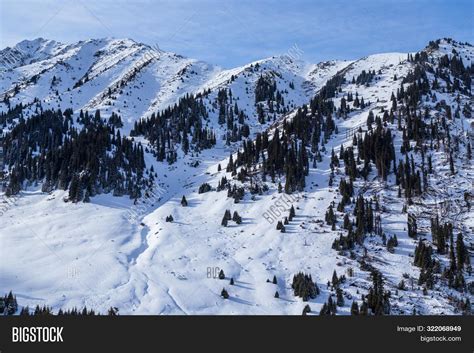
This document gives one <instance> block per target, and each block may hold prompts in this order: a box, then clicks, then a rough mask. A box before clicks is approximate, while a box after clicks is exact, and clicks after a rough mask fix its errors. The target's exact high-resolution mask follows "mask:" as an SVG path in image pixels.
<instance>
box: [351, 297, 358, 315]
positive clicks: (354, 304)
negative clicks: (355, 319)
mask: <svg viewBox="0 0 474 353" xmlns="http://www.w3.org/2000/svg"><path fill="white" fill-rule="evenodd" d="M351 315H359V305H358V304H357V302H356V301H355V300H354V301H353V302H352V305H351Z"/></svg>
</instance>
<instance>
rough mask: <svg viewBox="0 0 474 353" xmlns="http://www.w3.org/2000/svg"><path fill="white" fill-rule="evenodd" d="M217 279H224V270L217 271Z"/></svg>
mask: <svg viewBox="0 0 474 353" xmlns="http://www.w3.org/2000/svg"><path fill="white" fill-rule="evenodd" d="M219 279H225V273H224V270H220V271H219Z"/></svg>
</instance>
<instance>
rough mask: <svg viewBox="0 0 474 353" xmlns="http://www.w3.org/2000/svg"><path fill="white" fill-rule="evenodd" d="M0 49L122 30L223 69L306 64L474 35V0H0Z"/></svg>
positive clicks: (109, 34) (114, 34)
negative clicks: (271, 62) (283, 58)
mask: <svg viewBox="0 0 474 353" xmlns="http://www.w3.org/2000/svg"><path fill="white" fill-rule="evenodd" d="M0 4H1V5H0V19H1V25H0V26H1V27H0V48H2V49H3V48H4V47H6V46H12V45H14V44H15V43H17V42H19V41H21V40H23V39H34V38H37V37H43V38H48V39H55V40H58V41H62V42H73V41H78V40H81V39H88V38H102V37H116V38H123V37H128V38H132V39H134V40H137V41H141V42H144V43H147V44H151V45H159V47H160V48H161V49H163V50H167V51H173V52H176V53H179V54H182V55H185V56H188V57H193V58H197V59H201V60H204V61H208V62H211V63H214V64H218V65H221V66H223V67H233V66H237V65H242V64H245V63H248V62H250V61H253V60H257V59H261V58H264V57H268V56H272V55H278V54H283V53H286V52H288V50H291V48H295V46H297V48H298V53H302V54H301V58H302V59H305V60H307V61H311V62H319V61H323V60H329V59H357V58H360V57H363V56H365V55H368V54H373V53H380V52H388V51H401V52H408V51H417V50H420V49H421V48H423V47H424V46H425V45H426V44H427V42H428V41H429V40H431V39H436V38H440V37H452V38H454V39H456V40H460V41H468V42H470V43H473V42H474V40H473V38H474V35H473V27H474V0H443V1H442V0H412V1H409V0H396V1H391V0H378V1H377V0H361V1H356V0H352V1H351V0H344V1H341V0H332V1H319V0H312V1H311V0H294V1H287V0H281V1H277V0H275V1H268V0H253V1H249V0H239V1H237V0H236V1H234V0H228V1H226V0H220V1H218V0H194V1H190V0H174V1H173V0H166V1H163V0H159V1H158V0H157V1H149V0H128V1H125V0H113V1H112V0H96V1H92V0H0Z"/></svg>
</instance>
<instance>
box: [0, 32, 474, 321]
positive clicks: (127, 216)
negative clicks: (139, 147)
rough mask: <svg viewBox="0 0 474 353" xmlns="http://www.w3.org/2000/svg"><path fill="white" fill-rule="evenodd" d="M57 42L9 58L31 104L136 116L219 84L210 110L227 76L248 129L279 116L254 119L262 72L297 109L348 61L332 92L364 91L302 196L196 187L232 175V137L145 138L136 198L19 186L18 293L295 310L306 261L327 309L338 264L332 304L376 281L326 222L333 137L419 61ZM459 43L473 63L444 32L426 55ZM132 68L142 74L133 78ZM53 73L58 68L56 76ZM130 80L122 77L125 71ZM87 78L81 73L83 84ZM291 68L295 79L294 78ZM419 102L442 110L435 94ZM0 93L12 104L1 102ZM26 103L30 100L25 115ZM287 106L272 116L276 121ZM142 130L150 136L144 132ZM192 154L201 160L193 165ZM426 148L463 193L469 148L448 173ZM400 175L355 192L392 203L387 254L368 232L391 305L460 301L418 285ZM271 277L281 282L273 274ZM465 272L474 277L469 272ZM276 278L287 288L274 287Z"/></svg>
mask: <svg viewBox="0 0 474 353" xmlns="http://www.w3.org/2000/svg"><path fill="white" fill-rule="evenodd" d="M22 43H23V42H22ZM48 43H49V42H48ZM48 43H43V42H42V41H41V44H39V43H38V44H36V46H35V47H32V49H31V53H30V52H28V53H29V54H28V55H27V56H24V57H22V58H21V59H18V61H16V63H18V65H17V64H15V63H13V64H11V65H12V67H13V68H9V69H8V70H6V71H3V72H1V73H0V84H1V90H2V92H7V91H8V92H12V91H11V90H12V88H13V87H15V86H16V85H18V86H19V87H20V89H19V91H18V93H16V94H15V95H14V96H13V97H12V98H10V102H12V103H13V102H23V103H25V104H26V103H31V102H32V101H33V98H34V97H38V98H39V99H40V100H42V102H43V106H44V107H47V106H48V105H49V106H50V107H54V108H58V107H61V108H63V109H64V108H66V107H70V106H72V107H73V109H74V111H75V112H78V111H79V110H80V109H87V110H89V111H92V110H95V109H101V111H102V112H103V114H104V116H107V113H110V114H111V112H112V111H115V112H119V113H120V114H121V115H122V117H123V118H124V122H126V126H125V128H124V131H128V130H129V129H130V126H131V124H132V123H133V122H134V120H136V119H138V118H140V117H143V116H148V115H150V114H151V113H153V112H155V111H158V110H162V109H164V108H166V107H168V106H170V105H173V104H174V103H176V101H177V100H178V99H179V97H181V96H184V95H185V94H187V93H197V92H205V91H208V90H210V93H209V94H208V95H207V96H206V97H205V103H206V106H207V107H209V109H210V110H211V109H212V108H211V107H212V103H213V102H214V101H215V99H216V97H217V92H218V90H219V89H222V88H226V89H231V90H232V93H233V95H234V97H237V98H236V99H238V102H239V106H240V107H241V108H242V109H244V110H245V112H246V114H247V115H248V116H249V117H250V125H251V130H252V133H255V132H259V131H262V130H264V129H267V128H270V127H269V126H270V125H272V124H263V125H262V124H259V123H258V122H257V121H256V118H255V116H256V113H255V102H254V96H255V92H254V89H255V84H256V81H257V80H258V78H259V77H260V76H261V75H271V77H273V78H274V79H275V80H276V82H277V87H278V88H279V89H282V90H283V89H284V90H287V91H288V93H285V101H286V102H287V103H288V104H289V105H290V106H291V107H292V108H298V107H300V106H302V105H304V104H307V103H308V102H309V100H310V99H311V97H312V96H314V94H315V93H316V92H317V91H318V90H319V89H320V88H321V87H322V86H323V85H324V84H325V82H326V81H327V80H328V79H329V78H331V77H333V76H334V75H336V74H339V75H343V76H344V77H345V78H346V82H345V83H344V84H343V85H342V87H341V91H340V92H339V93H338V95H337V97H336V98H335V99H334V101H335V106H336V107H339V105H340V101H341V98H342V97H344V96H346V97H347V95H348V94H349V93H352V94H354V95H355V93H356V92H357V94H358V96H359V97H363V98H364V101H365V103H366V104H367V106H366V107H364V108H363V109H359V108H354V107H353V108H354V109H353V110H352V111H351V112H350V113H349V114H348V116H347V117H337V118H336V123H337V126H338V133H337V134H335V135H333V136H332V137H331V139H330V140H329V141H328V143H327V144H326V146H325V147H326V151H325V152H324V153H323V160H322V162H320V163H318V165H317V167H316V168H313V167H311V168H310V171H309V176H308V177H307V179H306V188H305V190H304V191H303V192H300V193H295V194H293V195H286V194H281V193H278V190H277V184H272V183H270V182H268V183H266V184H267V185H268V187H269V190H268V191H267V192H264V193H263V194H261V195H258V194H257V195H253V196H252V195H251V194H250V193H248V192H247V193H246V196H245V198H244V199H243V200H242V201H241V202H240V203H238V204H235V203H234V201H233V199H232V198H228V197H227V195H226V191H214V190H213V191H210V192H207V193H203V194H199V193H198V187H199V186H200V185H201V184H202V183H204V182H207V183H209V184H210V185H211V186H212V187H213V188H216V187H217V185H218V182H219V181H220V180H221V178H222V177H223V176H224V175H225V176H226V177H227V179H230V180H232V179H233V177H232V176H231V173H226V171H225V167H226V165H227V161H228V157H229V154H230V153H234V152H236V149H237V148H238V144H235V145H231V146H228V145H226V144H225V141H224V140H223V139H218V141H217V144H216V146H215V147H214V148H213V149H210V150H205V151H203V152H202V153H200V154H199V155H192V154H188V155H184V154H182V153H181V151H180V155H179V158H178V161H177V162H176V163H175V164H172V165H168V164H166V163H160V162H157V161H156V159H155V158H154V157H153V155H152V154H151V153H148V152H147V153H146V163H147V166H153V168H154V170H155V171H156V172H157V174H158V176H157V185H156V190H155V195H156V196H152V197H148V198H147V197H143V198H142V199H140V200H139V202H138V205H133V202H132V201H131V200H129V199H128V198H125V197H113V196H111V195H99V196H96V197H94V198H93V199H92V201H91V203H89V204H83V203H78V204H70V203H64V202H63V197H64V196H65V195H66V193H65V192H64V191H59V190H57V191H53V192H52V193H51V194H45V193H42V192H41V191H40V190H41V188H40V187H31V188H29V189H28V190H25V191H22V192H21V194H20V195H18V196H16V197H14V198H13V199H10V200H9V201H8V202H7V201H5V202H4V207H3V208H2V214H1V215H0V222H1V227H0V239H1V240H0V243H1V246H0V263H1V266H0V284H1V285H0V288H1V289H3V290H4V291H8V290H10V289H11V290H13V291H14V292H15V293H16V294H17V298H18V300H19V302H20V304H21V305H29V306H30V307H31V306H35V305H37V304H39V305H50V306H52V307H53V308H54V309H55V310H56V309H59V308H70V307H73V306H77V307H82V306H84V305H87V307H93V308H94V309H96V310H98V311H101V312H105V311H107V309H108V308H109V307H111V306H114V307H117V308H119V310H120V313H121V314H294V315H300V314H301V312H302V309H303V307H304V306H305V305H306V303H304V302H302V300H301V299H300V298H297V297H295V296H294V295H293V290H292V288H291V280H292V277H293V275H294V274H295V273H297V272H299V271H304V272H306V273H311V274H312V276H313V279H314V280H315V281H316V283H317V284H318V286H319V288H320V289H321V294H320V295H319V296H318V297H317V298H316V299H312V300H311V301H310V302H309V304H310V306H311V309H312V314H317V313H319V310H320V309H321V307H322V305H323V303H324V302H326V301H327V299H328V297H329V296H330V295H332V294H334V292H333V291H331V289H330V288H328V287H327V286H326V283H327V282H328V281H330V280H331V277H332V273H333V271H334V270H336V271H337V273H338V275H342V274H345V275H346V276H347V277H348V280H347V283H346V284H345V285H344V286H343V290H344V295H345V299H346V304H345V306H344V307H340V308H338V314H349V313H350V304H351V303H352V299H360V295H361V294H365V293H367V290H368V288H369V286H370V285H371V281H370V278H369V275H368V273H367V272H366V271H363V270H361V269H360V265H359V263H358V262H357V261H356V260H354V259H350V258H348V257H346V256H342V255H340V254H338V253H337V252H335V251H334V250H332V249H331V245H332V243H333V240H334V239H335V238H336V237H337V236H338V235H339V233H338V232H339V229H338V230H336V231H332V230H331V227H329V226H327V225H326V224H325V222H324V216H325V213H326V210H327V208H328V206H329V205H330V203H331V202H332V201H336V202H337V200H338V199H339V198H340V195H339V193H338V192H337V185H339V180H340V178H342V177H344V171H343V169H344V168H343V167H341V168H340V170H337V171H336V180H335V182H334V184H333V185H334V186H332V187H329V186H328V182H329V175H330V172H331V169H330V166H329V163H330V155H331V150H332V149H333V148H334V150H335V152H336V153H338V152H339V148H340V146H341V145H343V146H344V147H347V146H350V145H351V144H352V137H353V134H354V131H355V129H354V128H356V129H358V128H359V127H360V128H361V129H362V130H363V131H366V130H367V126H366V121H367V117H368V114H369V111H370V110H372V111H373V112H374V114H379V115H381V114H382V109H384V110H389V109H390V107H391V101H390V97H391V95H392V93H393V92H396V91H397V89H398V88H399V87H400V84H401V82H402V79H403V78H404V77H406V76H407V75H408V73H409V72H410V71H411V70H412V69H413V64H412V63H411V62H408V61H407V60H406V58H407V54H406V53H388V54H376V55H371V56H368V57H366V58H362V59H360V60H357V61H354V62H351V61H344V62H337V61H331V62H327V63H320V64H314V65H313V64H308V63H303V62H300V61H297V60H292V59H289V58H285V57H283V58H268V59H264V60H260V61H258V62H254V63H251V64H248V65H245V66H243V67H239V68H235V69H230V70H223V69H220V68H218V67H215V66H212V65H210V64H206V63H203V62H200V61H197V60H193V59H187V58H183V57H181V56H179V55H176V54H172V53H165V52H158V51H155V50H154V49H151V48H149V47H147V46H145V45H143V44H139V43H136V42H134V41H131V40H111V39H102V40H89V41H84V42H79V43H76V44H74V45H70V46H64V45H59V44H56V43H55V44H48ZM51 46H53V47H54V48H52V47H51ZM36 47H41V48H44V49H34V48H36ZM453 47H454V48H455V49H456V50H457V51H458V52H460V53H461V56H462V57H463V62H464V60H466V61H465V63H466V65H468V64H470V63H471V62H472V60H473V58H474V50H473V47H471V46H468V45H463V44H459V43H454V44H453V43H449V42H446V41H442V42H441V44H440V46H439V48H438V49H436V50H430V57H433V58H437V57H440V56H442V55H444V54H445V53H448V54H449V53H450V52H452V49H453ZM150 50H152V51H154V54H153V55H150V54H149V52H150ZM428 50H429V49H428ZM8 55H11V54H10V52H5V50H4V51H2V54H1V55H0V58H1V60H3V61H0V62H6V61H7V57H8ZM10 63H12V61H11V60H10ZM257 63H258V65H256V64H257ZM256 67H257V68H256ZM135 70H136V71H135ZM363 70H365V71H369V70H370V71H372V70H375V72H376V76H375V78H374V79H373V80H372V82H371V83H370V85H369V86H368V87H367V86H365V85H357V84H356V83H352V78H353V77H357V76H358V75H360V74H361V72H362V71H363ZM133 72H137V75H136V76H134V77H133V78H131V79H130V75H131V73H133ZM35 76H37V79H35V80H34V81H35V82H33V81H32V77H35ZM54 76H55V77H56V79H57V80H56V81H57V82H55V84H54V85H53V84H52V80H53V77H54ZM429 78H430V80H432V79H433V78H432V77H429ZM81 80H82V81H81ZM122 81H123V82H126V83H125V84H124V85H121V82H122ZM78 82H82V83H81V84H80V85H78V86H77V87H76V88H74V85H76V84H77V83H78ZM290 82H292V83H294V87H295V88H294V89H292V88H290V87H289V83H290ZM117 87H119V88H117ZM109 89H110V90H111V91H112V94H109ZM56 91H58V93H59V95H57V94H56ZM436 94H437V96H438V101H440V100H442V99H444V100H445V101H446V102H448V104H450V105H453V106H455V103H456V99H457V95H456V94H450V93H446V92H443V91H442V88H440V89H439V90H438V91H437V92H436ZM459 99H460V100H461V104H468V102H469V99H470V97H467V96H462V97H460V98H459ZM351 104H352V103H350V104H349V105H351ZM426 104H427V106H428V107H429V108H430V109H432V110H433V111H434V106H435V104H436V103H432V102H427V103H426ZM1 108H2V109H3V110H5V108H6V107H5V105H4V104H3V103H2V105H1ZM33 112H34V109H33V107H32V108H31V111H30V114H32V113H33ZM433 114H434V113H433ZM289 116H290V117H291V113H290V114H289ZM282 118H283V116H279V117H278V120H277V122H276V123H277V124H278V123H279V122H280V121H281V119H282ZM216 120H217V113H216V112H212V111H211V113H210V121H209V124H210V125H212V127H213V128H214V129H216V130H219V129H220V127H219V126H218V124H217V123H216ZM472 123H473V119H472V118H471V119H464V120H459V121H453V122H452V124H453V130H452V131H453V133H454V131H456V134H457V136H459V138H460V139H466V138H468V137H467V136H468V132H469V129H472V128H471V127H470V126H472V125H471V124H472ZM393 132H394V135H395V141H396V142H395V145H396V149H397V152H399V147H400V145H401V133H400V132H399V131H397V129H396V123H395V126H394V127H393ZM471 133H472V130H471ZM137 139H140V138H137ZM463 141H464V140H463ZM142 142H143V143H144V144H145V145H146V144H147V141H146V140H142ZM149 147H150V149H151V146H149ZM461 152H463V151H461ZM461 152H460V154H461ZM195 161H199V162H200V163H199V165H197V166H195V165H194V164H193V162H195ZM433 161H434V164H435V166H436V167H435V169H436V170H437V173H436V174H435V175H433V176H431V178H432V180H430V184H432V185H439V189H440V190H442V192H446V193H449V194H450V195H452V197H453V198H454V196H455V197H456V199H457V198H461V197H462V194H463V193H464V192H465V191H466V190H469V188H471V190H472V185H473V180H474V179H473V178H474V169H473V166H472V163H470V162H469V161H466V160H463V159H462V158H460V159H459V160H458V162H457V163H458V164H457V168H458V170H459V171H460V172H459V174H458V175H457V176H455V177H453V176H449V175H448V169H449V168H448V167H447V166H446V165H447V163H446V155H445V154H444V153H443V151H439V153H438V154H437V155H436V156H434V159H433ZM417 162H418V161H417ZM192 164H193V165H192ZM219 164H220V165H221V166H222V171H220V172H218V165H219ZM277 181H278V180H277ZM393 181H394V180H393V176H391V177H390V178H389V180H388V182H387V183H386V184H383V183H382V182H380V181H379V180H378V179H377V178H375V174H374V175H371V176H370V177H369V178H368V181H366V182H362V181H358V182H357V183H356V185H355V188H356V190H357V192H358V193H361V194H363V195H365V196H370V195H374V194H377V195H378V197H380V198H381V199H382V204H384V205H386V208H387V211H386V213H384V214H383V227H384V230H385V232H386V233H388V234H396V235H397V237H398V239H399V243H400V245H399V246H398V247H397V248H396V250H395V252H394V253H389V252H388V251H386V250H385V248H384V246H383V244H382V243H381V241H380V239H379V238H376V237H374V238H373V239H372V238H369V239H368V240H367V242H366V248H367V251H368V253H367V256H368V258H370V259H371V260H372V264H373V265H374V266H375V267H376V268H378V269H379V270H380V271H381V272H382V273H383V275H384V278H385V280H386V287H387V289H389V290H391V291H392V292H393V297H392V309H393V310H392V311H393V312H394V313H395V314H410V313H412V312H413V310H416V311H417V312H420V313H421V314H454V313H456V311H455V308H454V306H453V304H452V301H451V299H450V296H456V295H458V294H456V292H455V291H453V290H451V289H446V288H437V290H435V291H430V294H429V295H425V294H423V293H422V290H421V288H419V287H418V286H417V285H416V279H417V278H418V275H419V269H418V268H417V267H415V266H413V259H412V257H411V255H412V254H413V251H414V247H415V245H416V241H414V240H412V239H410V238H408V236H407V235H406V220H407V218H406V217H407V216H406V213H403V212H402V207H403V202H402V201H401V200H400V199H398V198H397V197H396V193H397V188H396V187H394V186H393ZM282 182H283V180H282ZM235 183H237V184H239V183H240V182H237V181H235ZM387 184H388V185H387ZM247 187H248V185H247ZM183 195H184V196H185V197H186V199H187V201H188V203H189V204H188V206H187V207H182V206H181V205H180V201H181V198H182V196H183ZM3 200H6V199H3ZM276 202H280V203H283V204H284V207H285V212H284V213H285V214H286V213H287V211H288V210H289V208H290V206H291V205H293V206H294V207H295V209H296V217H295V218H294V220H293V221H292V222H290V224H289V225H288V226H287V231H286V233H281V232H279V231H277V230H276V229H275V226H276V221H277V220H276V219H273V218H269V217H268V212H269V210H270V209H271V207H272V206H274V205H275V204H276ZM423 203H424V204H425V206H426V205H428V204H429V203H430V200H428V199H427V200H420V204H414V205H412V206H410V211H412V212H419V213H421V212H423V207H424V205H423ZM226 209H229V210H231V212H234V211H238V213H239V215H241V216H242V218H243V222H242V224H236V223H234V222H229V223H230V225H229V226H228V227H222V226H221V219H222V216H223V214H224V211H225V210H226ZM458 214H459V217H461V218H460V219H459V220H458V223H459V226H460V227H464V228H465V231H466V234H467V235H468V239H465V240H466V241H467V242H468V243H469V242H471V243H472V242H473V241H474V239H473V238H472V237H473V234H472V231H473V226H474V224H472V219H474V214H473V211H472V210H471V211H469V212H468V211H465V210H463V209H462V207H461V209H460V211H459V212H458ZM169 215H172V216H173V218H174V221H173V222H171V223H169V222H165V218H166V217H167V216H169ZM280 218H281V217H280ZM280 218H278V220H279V219H280ZM469 222H470V223H469ZM421 223H422V222H421ZM420 226H421V227H423V226H424V227H426V226H427V225H426V224H423V223H422V224H421V225H420ZM19 259H21V260H19ZM216 268H219V269H223V270H224V272H225V275H226V279H224V280H219V279H217V278H214V277H215V275H217V273H216V272H215V269H216ZM350 268H351V269H352V270H353V276H351V277H350V276H349V275H348V273H349V269H350ZM405 274H406V275H407V276H408V277H407V284H409V283H410V282H411V283H413V282H415V283H414V284H413V287H412V288H410V289H409V290H407V291H403V292H402V291H400V292H396V287H397V285H398V283H399V282H400V280H401V279H402V278H403V276H404V275H405ZM273 276H276V278H277V280H278V283H277V284H273V283H268V282H267V279H270V280H271V279H272V278H273ZM230 278H233V279H234V280H235V284H234V285H230V284H229V280H230ZM467 279H470V280H472V276H470V277H467ZM224 287H225V288H226V289H227V291H228V292H229V294H230V298H229V300H223V299H222V298H221V297H220V293H221V290H222V289H223V288H224ZM276 291H278V292H279V296H280V298H279V299H277V298H274V294H275V292H276ZM467 295H468V296H469V294H467ZM470 297H471V301H472V295H471V296H470Z"/></svg>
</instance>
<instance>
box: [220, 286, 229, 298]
mask: <svg viewBox="0 0 474 353" xmlns="http://www.w3.org/2000/svg"><path fill="white" fill-rule="evenodd" d="M221 297H222V298H224V299H229V293H228V292H227V290H226V289H225V288H222V291H221Z"/></svg>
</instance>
